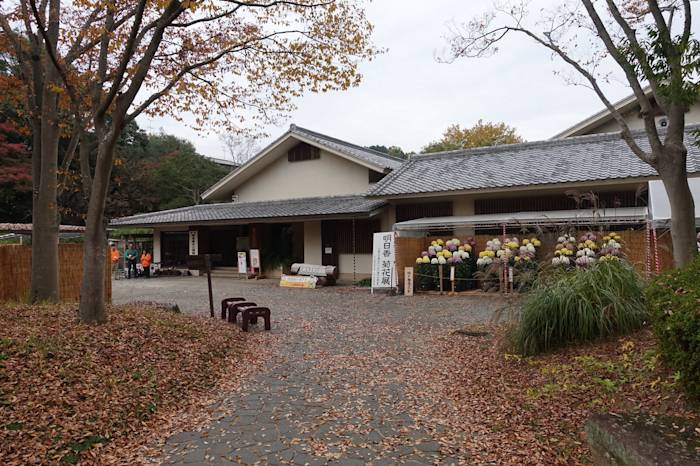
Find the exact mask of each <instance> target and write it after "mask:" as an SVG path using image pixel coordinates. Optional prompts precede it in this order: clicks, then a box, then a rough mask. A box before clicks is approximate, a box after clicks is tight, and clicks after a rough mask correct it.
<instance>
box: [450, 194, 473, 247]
mask: <svg viewBox="0 0 700 466" xmlns="http://www.w3.org/2000/svg"><path fill="white" fill-rule="evenodd" d="M452 213H453V215H454V216H455V217H464V216H467V215H474V198H473V197H458V198H455V200H454V201H453V203H452ZM473 235H474V228H457V229H456V230H455V236H456V237H457V238H460V239H463V238H464V237H465V236H473Z"/></svg>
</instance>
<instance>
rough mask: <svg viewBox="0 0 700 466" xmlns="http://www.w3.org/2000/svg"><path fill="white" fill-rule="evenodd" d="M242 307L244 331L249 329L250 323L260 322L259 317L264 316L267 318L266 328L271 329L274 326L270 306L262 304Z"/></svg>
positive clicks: (242, 326)
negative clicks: (271, 323)
mask: <svg viewBox="0 0 700 466" xmlns="http://www.w3.org/2000/svg"><path fill="white" fill-rule="evenodd" d="M241 309H242V313H241V328H242V329H243V331H244V332H247V331H248V323H251V324H256V323H257V322H258V317H262V318H263V319H264V320H265V330H270V329H271V328H272V326H271V325H270V308H267V307H261V306H253V307H243V306H241Z"/></svg>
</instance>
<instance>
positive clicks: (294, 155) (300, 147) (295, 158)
mask: <svg viewBox="0 0 700 466" xmlns="http://www.w3.org/2000/svg"><path fill="white" fill-rule="evenodd" d="M320 158H321V151H320V150H319V149H318V147H315V146H311V145H309V144H306V143H304V142H302V143H300V144H297V145H296V146H294V147H292V148H291V149H290V150H289V152H287V161H289V162H301V161H304V160H317V159H320Z"/></svg>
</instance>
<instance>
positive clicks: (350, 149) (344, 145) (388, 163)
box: [289, 125, 404, 170]
mask: <svg viewBox="0 0 700 466" xmlns="http://www.w3.org/2000/svg"><path fill="white" fill-rule="evenodd" d="M289 131H290V132H291V133H292V134H296V135H298V136H301V137H304V138H306V139H309V140H311V141H314V142H316V143H317V144H319V145H321V146H325V147H327V148H329V149H332V150H336V151H338V152H340V153H342V154H345V155H347V156H350V157H353V158H356V159H360V160H363V161H365V162H368V163H371V164H373V165H377V166H380V167H382V168H388V169H391V170H395V169H397V168H399V167H400V166H401V165H402V164H403V162H404V160H403V159H399V158H396V157H392V156H391V155H388V154H384V153H383V152H378V151H376V150H372V149H368V148H367V147H362V146H358V145H355V144H351V143H349V142H346V141H341V140H340V139H336V138H333V137H330V136H326V135H325V134H321V133H317V132H315V131H311V130H309V129H306V128H302V127H300V126H297V125H291V126H290V127H289Z"/></svg>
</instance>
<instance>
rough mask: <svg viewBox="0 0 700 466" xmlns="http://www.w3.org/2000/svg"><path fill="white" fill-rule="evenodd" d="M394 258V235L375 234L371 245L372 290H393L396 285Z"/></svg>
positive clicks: (387, 233) (391, 233)
mask: <svg viewBox="0 0 700 466" xmlns="http://www.w3.org/2000/svg"><path fill="white" fill-rule="evenodd" d="M395 272H396V260H395V257H394V233H393V232H391V231H390V232H384V233H375V234H374V241H373V243H372V289H373V290H374V288H393V287H394V286H395V285H396V283H395V280H394V274H395Z"/></svg>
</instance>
